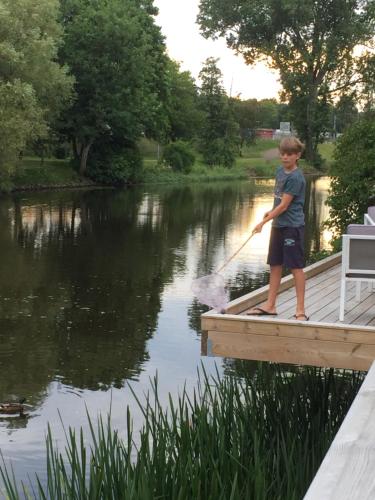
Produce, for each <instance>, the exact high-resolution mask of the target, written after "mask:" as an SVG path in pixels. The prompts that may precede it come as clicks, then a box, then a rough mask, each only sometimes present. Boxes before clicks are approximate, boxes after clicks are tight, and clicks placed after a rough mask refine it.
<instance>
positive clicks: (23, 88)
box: [0, 0, 72, 187]
mask: <svg viewBox="0 0 375 500" xmlns="http://www.w3.org/2000/svg"><path fill="white" fill-rule="evenodd" d="M57 17H58V1H57V0H40V1H38V2H35V1H34V0H1V1H0V33H1V37H0V39H1V42H0V75H1V76H0V184H1V185H2V187H5V186H6V185H7V184H8V183H9V177H10V174H11V173H12V171H13V169H14V167H15V164H16V162H17V159H18V156H19V154H20V152H21V151H22V150H23V149H24V147H25V146H26V143H27V142H28V141H31V140H33V139H36V138H38V137H41V136H43V135H45V134H46V133H47V130H48V123H50V122H51V121H53V120H54V119H56V117H57V116H58V114H59V113H60V111H61V109H62V108H63V107H64V106H65V105H66V102H67V100H68V98H69V96H70V91H71V86H72V79H71V78H70V77H69V76H67V69H66V68H65V67H61V66H60V65H59V64H58V63H57V62H56V56H57V50H58V44H59V41H60V38H61V35H62V32H61V29H60V27H59V25H58V23H57Z"/></svg>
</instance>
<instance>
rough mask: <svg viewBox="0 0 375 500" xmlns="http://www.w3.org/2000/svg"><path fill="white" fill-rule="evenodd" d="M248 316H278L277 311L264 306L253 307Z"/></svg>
mask: <svg viewBox="0 0 375 500" xmlns="http://www.w3.org/2000/svg"><path fill="white" fill-rule="evenodd" d="M246 314H247V315H248V316H277V312H276V311H272V310H271V311H268V310H267V309H265V308H264V307H253V308H252V309H250V311H248V312H247V313H246Z"/></svg>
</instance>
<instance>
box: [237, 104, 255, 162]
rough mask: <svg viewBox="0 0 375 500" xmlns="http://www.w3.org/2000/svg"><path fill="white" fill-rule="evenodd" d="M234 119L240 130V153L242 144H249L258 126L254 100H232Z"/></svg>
mask: <svg viewBox="0 0 375 500" xmlns="http://www.w3.org/2000/svg"><path fill="white" fill-rule="evenodd" d="M232 107H233V113H234V117H235V119H236V121H237V123H238V125H239V128H240V153H241V154H242V148H243V146H244V144H250V143H251V142H252V141H253V140H254V138H255V132H254V129H255V128H256V127H257V126H258V125H259V123H258V119H259V104H258V101H257V100H256V99H247V100H246V101H242V100H241V99H239V98H234V99H232Z"/></svg>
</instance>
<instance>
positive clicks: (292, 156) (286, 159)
mask: <svg viewBox="0 0 375 500" xmlns="http://www.w3.org/2000/svg"><path fill="white" fill-rule="evenodd" d="M300 158H301V153H285V152H281V151H280V160H281V163H282V164H283V167H284V168H285V170H292V169H293V168H295V167H296V166H297V161H298V160H299V159H300Z"/></svg>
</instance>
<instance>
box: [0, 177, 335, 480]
mask: <svg viewBox="0 0 375 500" xmlns="http://www.w3.org/2000/svg"><path fill="white" fill-rule="evenodd" d="M327 189H328V180H327V179H318V180H312V181H310V182H309V185H308V197H307V214H306V215H307V229H308V230H307V234H306V236H307V238H306V249H307V251H308V252H310V251H311V250H319V249H322V248H325V247H327V246H328V240H329V237H330V235H329V233H327V232H322V231H321V230H320V223H321V222H322V220H324V219H326V218H327V216H328V213H327V207H326V206H325V205H324V201H325V199H326V196H327ZM271 205H272V183H271V182H268V181H250V182H243V181H242V182H231V183H225V184H221V183H212V184H209V185H206V186H199V185H194V186H189V187H178V188H176V187H153V188H147V189H146V188H144V189H129V190H126V191H112V190H93V191H67V192H62V193H61V192H50V193H33V194H25V193H23V194H17V195H14V196H12V197H8V198H3V199H2V200H1V201H0V369H1V378H0V401H3V400H8V399H9V398H15V399H17V398H19V397H22V396H24V397H26V398H27V401H28V403H29V404H30V405H31V408H30V411H29V416H28V417H27V418H25V419H20V418H19V417H13V418H11V417H2V418H0V448H1V450H2V452H3V454H4V457H5V458H6V459H11V460H12V462H13V466H14V467H15V469H16V472H17V474H18V475H20V476H23V477H25V475H26V474H30V473H33V472H34V471H35V472H39V473H42V471H43V470H44V469H45V442H44V440H45V433H46V429H47V423H48V422H49V423H50V424H51V425H52V429H53V433H54V436H55V437H56V440H57V442H60V443H62V441H63V426H62V423H61V421H60V418H59V412H60V414H61V417H62V420H63V422H64V425H65V426H69V425H72V426H83V427H84V428H85V429H86V430H87V420H86V409H85V405H86V406H87V408H88V410H89V412H90V414H91V415H92V416H93V417H95V416H96V415H98V414H99V413H100V412H102V413H107V411H108V410H109V408H110V405H111V404H112V409H111V411H112V420H113V422H114V426H116V427H118V428H120V429H122V428H123V424H124V421H125V409H126V406H127V405H128V404H129V405H130V406H131V408H132V412H133V415H134V418H135V427H137V425H140V424H141V418H140V412H139V410H138V409H137V408H136V405H135V404H134V402H133V400H132V398H131V395H130V391H129V389H128V387H127V384H128V382H129V381H130V383H131V384H132V386H133V388H134V389H135V390H136V391H137V392H138V393H139V394H140V395H142V393H143V392H146V391H147V390H148V389H149V387H150V378H152V377H154V375H155V374H156V372H157V373H158V378H159V387H160V393H161V397H162V399H165V398H166V395H167V393H168V392H172V393H173V394H174V395H175V394H177V392H178V390H179V389H180V388H181V387H182V385H183V384H184V382H185V381H187V384H188V386H191V387H193V386H194V384H195V383H196V380H197V367H199V365H200V363H201V362H202V363H203V364H204V366H205V368H206V369H207V371H208V372H211V371H213V370H214V369H215V363H216V364H217V366H218V369H219V371H223V370H225V369H236V365H233V364H232V363H231V362H230V360H220V359H217V360H213V359H211V358H201V356H200V330H199V315H200V314H201V312H202V311H203V310H204V309H203V308H202V306H200V305H199V304H197V303H196V301H195V300H194V297H193V296H192V293H191V291H190V284H191V281H192V279H194V278H195V277H197V276H198V275H203V274H207V273H209V272H210V271H211V270H213V269H214V268H215V267H216V266H219V265H220V264H221V263H222V262H223V260H224V259H225V257H228V256H229V255H231V253H233V252H234V251H235V250H236V248H238V247H239V246H240V244H241V243H242V242H243V241H244V240H245V239H246V237H247V236H248V235H249V232H250V231H251V229H252V227H253V226H254V224H255V223H256V222H257V221H259V220H260V219H261V218H262V215H263V213H264V212H265V211H267V209H269V208H270V206H271ZM269 229H270V228H269V227H267V226H266V227H265V228H264V230H263V232H262V234H260V235H257V236H256V237H254V238H253V240H252V241H251V242H250V244H249V245H248V246H247V247H246V248H245V249H244V250H243V251H242V252H241V254H240V255H239V256H238V257H237V258H236V259H235V261H234V262H232V263H231V264H230V265H229V266H228V268H227V269H226V271H225V277H226V279H227V281H228V283H229V284H230V287H231V290H232V296H233V297H234V296H238V295H241V294H242V293H245V292H248V291H250V290H252V289H254V288H257V287H258V286H260V285H263V284H265V283H266V282H267V278H268V269H267V265H266V263H265V260H266V253H267V246H268V236H269Z"/></svg>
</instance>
